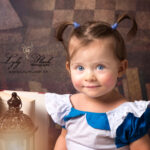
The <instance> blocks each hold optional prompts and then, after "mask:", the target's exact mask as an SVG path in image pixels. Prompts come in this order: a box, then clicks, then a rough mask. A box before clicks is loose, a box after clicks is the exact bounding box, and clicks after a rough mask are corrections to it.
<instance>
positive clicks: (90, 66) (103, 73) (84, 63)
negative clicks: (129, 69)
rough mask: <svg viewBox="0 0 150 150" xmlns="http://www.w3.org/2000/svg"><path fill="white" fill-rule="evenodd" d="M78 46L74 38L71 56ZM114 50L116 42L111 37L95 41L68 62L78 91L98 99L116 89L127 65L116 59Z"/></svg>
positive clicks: (80, 49) (67, 64)
mask: <svg viewBox="0 0 150 150" xmlns="http://www.w3.org/2000/svg"><path fill="white" fill-rule="evenodd" d="M78 44H79V41H78V40H77V39H76V38H75V37H73V38H72V39H71V41H70V45H69V54H70V55H71V54H72V53H74V51H76V50H74V48H75V46H77V45H78ZM114 48H115V42H114V40H113V38H111V37H110V38H104V39H99V40H95V41H93V42H91V43H89V44H88V45H87V46H83V47H80V48H79V49H78V50H77V51H76V52H75V53H74V55H73V57H72V58H71V60H70V64H69V63H68V62H66V67H67V69H68V70H69V72H70V75H71V80H72V83H73V86H74V87H75V89H76V90H77V91H79V92H81V93H83V94H85V95H87V96H89V97H92V98H98V97H100V96H103V95H106V94H107V93H109V92H111V91H112V90H113V89H114V87H115V85H116V82H117V78H118V77H119V76H121V73H122V71H123V67H124V65H125V64H124V63H122V62H120V61H119V60H118V59H117V58H116V57H115V55H114V52H113V49H114ZM126 63H127V62H126ZM126 65H127V64H126ZM121 68H122V69H121ZM124 69H125V67H124Z"/></svg>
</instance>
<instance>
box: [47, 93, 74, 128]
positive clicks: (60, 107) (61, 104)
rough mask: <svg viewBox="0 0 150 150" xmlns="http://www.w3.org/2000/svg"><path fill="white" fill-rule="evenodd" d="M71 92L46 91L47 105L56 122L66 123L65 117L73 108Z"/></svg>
mask: <svg viewBox="0 0 150 150" xmlns="http://www.w3.org/2000/svg"><path fill="white" fill-rule="evenodd" d="M70 95H71V94H56V93H46V94H45V107H46V110H47V112H48V113H49V115H51V117H52V119H53V120H54V122H56V123H58V124H60V125H64V121H63V118H64V116H65V115H67V114H68V113H69V112H70V110H71V107H72V105H71V103H70Z"/></svg>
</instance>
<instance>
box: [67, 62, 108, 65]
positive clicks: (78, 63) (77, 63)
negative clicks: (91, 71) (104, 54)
mask: <svg viewBox="0 0 150 150" xmlns="http://www.w3.org/2000/svg"><path fill="white" fill-rule="evenodd" d="M70 64H71V65H80V64H84V62H73V63H70ZM93 64H106V65H110V63H109V62H106V61H102V62H94V63H93Z"/></svg>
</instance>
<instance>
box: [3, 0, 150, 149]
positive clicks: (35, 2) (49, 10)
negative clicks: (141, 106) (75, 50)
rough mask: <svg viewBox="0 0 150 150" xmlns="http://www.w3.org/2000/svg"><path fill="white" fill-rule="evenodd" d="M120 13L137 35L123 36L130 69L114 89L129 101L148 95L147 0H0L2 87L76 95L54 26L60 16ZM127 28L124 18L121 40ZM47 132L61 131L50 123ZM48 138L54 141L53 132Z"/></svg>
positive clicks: (149, 26)
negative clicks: (133, 25)
mask: <svg viewBox="0 0 150 150" xmlns="http://www.w3.org/2000/svg"><path fill="white" fill-rule="evenodd" d="M124 12H127V13H128V14H130V15H131V16H133V17H135V19H136V21H137V24H138V33H137V36H136V37H135V38H134V39H133V40H132V41H130V42H127V41H126V40H125V41H126V42H127V43H126V45H127V53H128V60H129V69H128V70H127V73H126V75H125V76H124V78H123V79H120V80H119V81H118V90H120V91H121V92H122V94H124V95H125V96H126V97H128V98H129V99H130V100H134V99H144V100H148V99H150V40H149V38H150V1H149V0H0V89H1V90H3V89H7V90H21V91H36V92H47V91H49V92H56V93H74V92H75V90H74V88H73V87H72V84H71V81H70V77H69V75H68V73H67V71H66V70H65V51H64V49H63V46H62V45H61V43H60V42H58V41H56V39H55V27H56V26H57V25H58V24H59V22H61V21H64V20H68V21H72V20H73V21H76V22H78V23H79V24H82V23H84V22H86V21H87V20H102V21H106V22H108V23H110V24H113V23H114V22H115V20H116V18H117V17H118V16H119V15H120V14H122V13H124ZM130 27H131V23H130V21H128V20H125V21H123V23H121V24H120V25H119V27H118V30H119V31H120V33H121V34H122V35H123V37H124V39H125V35H126V33H127V32H128V30H129V28H130ZM53 127H55V128H56V131H55V130H52V128H53ZM57 129H58V130H57ZM50 130H51V133H52V132H54V134H55V135H56V136H57V135H58V133H59V127H57V126H55V125H54V124H53V123H51V125H50ZM50 139H51V140H50V141H51V142H52V143H54V141H55V136H54V135H53V134H51V135H50ZM51 142H50V143H51ZM50 145H51V147H52V146H53V144H50Z"/></svg>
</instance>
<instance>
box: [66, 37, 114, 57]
mask: <svg viewBox="0 0 150 150" xmlns="http://www.w3.org/2000/svg"><path fill="white" fill-rule="evenodd" d="M115 47H116V42H115V40H114V38H113V37H105V38H100V39H95V40H93V41H90V42H88V43H84V40H80V39H78V38H76V37H72V38H71V39H70V42H69V47H68V48H69V56H70V59H72V58H73V57H74V56H75V55H76V54H79V53H88V52H90V51H91V52H99V53H101V52H103V53H106V54H108V53H112V54H113V55H114V49H115ZM91 52H90V53H91Z"/></svg>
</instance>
